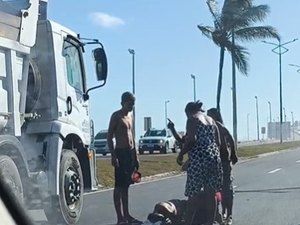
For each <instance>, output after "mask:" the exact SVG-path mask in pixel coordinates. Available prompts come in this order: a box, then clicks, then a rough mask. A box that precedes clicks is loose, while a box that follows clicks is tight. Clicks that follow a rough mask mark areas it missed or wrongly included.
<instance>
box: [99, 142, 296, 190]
mask: <svg viewBox="0 0 300 225" xmlns="http://www.w3.org/2000/svg"><path fill="white" fill-rule="evenodd" d="M296 147H300V141H296V142H285V143H282V144H280V143H272V144H261V145H253V146H242V147H239V148H238V151H237V154H238V157H239V158H244V157H245V158H252V157H256V156H257V155H259V154H264V153H269V152H275V151H280V150H284V149H291V148H296ZM176 157H177V154H171V155H158V154H153V155H140V156H139V159H140V169H139V171H140V172H141V173H142V176H143V177H147V176H151V175H155V174H161V173H167V172H175V173H180V172H181V168H180V166H178V165H177V163H176ZM97 177H98V180H99V182H100V183H101V185H103V187H104V188H108V187H113V184H114V169H113V167H112V166H111V161H110V158H102V159H97Z"/></svg>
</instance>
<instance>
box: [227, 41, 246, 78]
mask: <svg viewBox="0 0 300 225" xmlns="http://www.w3.org/2000/svg"><path fill="white" fill-rule="evenodd" d="M225 47H226V49H227V50H228V51H229V52H230V54H232V56H233V61H234V64H235V65H236V67H237V68H238V70H239V71H240V72H241V73H242V74H244V75H247V74H248V67H249V65H248V56H249V52H248V50H247V49H246V48H245V47H242V46H240V45H237V44H234V45H233V44H232V42H230V41H228V42H227V43H226V46H225Z"/></svg>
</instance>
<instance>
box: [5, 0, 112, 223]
mask: <svg viewBox="0 0 300 225" xmlns="http://www.w3.org/2000/svg"><path fill="white" fill-rule="evenodd" d="M47 4H48V2H47V0H0V179H2V180H3V181H4V182H5V183H7V184H8V185H9V187H10V190H11V192H13V194H14V195H15V196H16V197H17V198H18V199H19V200H20V201H22V202H23V203H24V205H25V206H27V207H29V208H30V207H33V208H43V209H44V212H45V214H46V216H47V218H48V220H49V221H50V223H51V224H61V223H62V224H75V223H76V222H77V221H78V219H79V216H80V213H81V211H82V206H83V193H84V191H91V190H95V189H97V186H98V184H97V179H96V170H95V152H94V151H93V150H92V149H90V143H91V140H92V138H93V124H92V121H91V118H90V109H89V101H88V99H89V95H88V93H89V91H90V90H93V89H96V88H99V87H101V86H103V85H104V84H105V83H106V78H107V59H106V54H105V51H104V48H103V45H102V44H101V43H100V42H99V41H98V40H97V39H82V38H81V36H80V35H79V34H78V33H75V32H73V31H71V30H70V29H68V28H65V27H63V26H62V25H60V24H58V23H55V22H53V21H50V20H48V19H47ZM90 44H93V45H94V46H95V49H93V50H92V55H93V58H94V62H92V61H91V62H92V63H91V64H92V65H91V66H93V67H94V68H95V70H96V75H97V80H98V82H99V85H98V86H96V87H92V88H90V89H88V88H87V81H86V74H85V65H84V58H83V55H84V54H85V53H84V50H85V48H86V47H87V45H90ZM87 55H88V56H90V55H91V52H88V53H87Z"/></svg>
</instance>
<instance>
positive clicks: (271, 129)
mask: <svg viewBox="0 0 300 225" xmlns="http://www.w3.org/2000/svg"><path fill="white" fill-rule="evenodd" d="M267 131H268V132H267V133H268V138H269V139H275V140H280V122H269V123H268V130H267ZM290 138H291V122H282V139H283V140H287V139H290Z"/></svg>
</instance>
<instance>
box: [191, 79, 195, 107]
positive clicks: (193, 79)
mask: <svg viewBox="0 0 300 225" xmlns="http://www.w3.org/2000/svg"><path fill="white" fill-rule="evenodd" d="M191 78H192V79H193V86H194V102H196V76H195V75H193V74H191Z"/></svg>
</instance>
